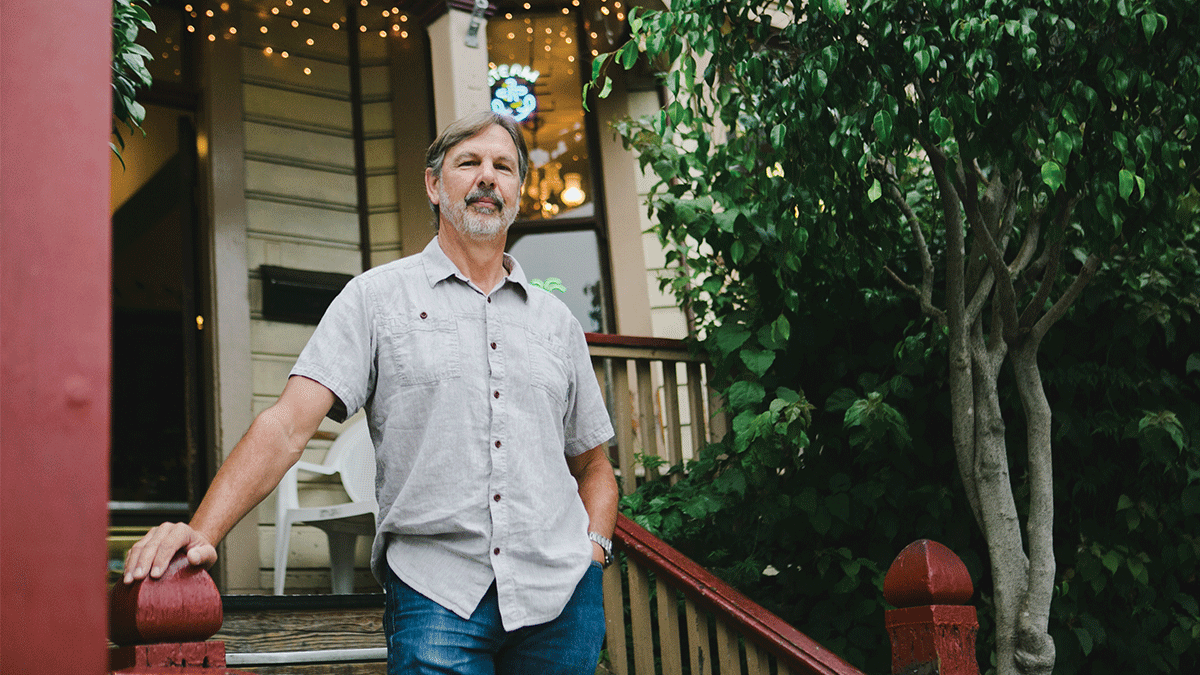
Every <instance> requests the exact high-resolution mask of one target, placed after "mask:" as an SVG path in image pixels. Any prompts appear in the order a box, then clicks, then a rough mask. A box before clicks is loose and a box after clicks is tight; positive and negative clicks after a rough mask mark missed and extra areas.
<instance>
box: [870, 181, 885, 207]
mask: <svg viewBox="0 0 1200 675" xmlns="http://www.w3.org/2000/svg"><path fill="white" fill-rule="evenodd" d="M882 196H883V186H881V185H880V184H879V181H878V180H873V181H871V187H870V188H869V189H868V190H867V199H869V200H871V201H872V202H876V201H879V198H880V197H882Z"/></svg>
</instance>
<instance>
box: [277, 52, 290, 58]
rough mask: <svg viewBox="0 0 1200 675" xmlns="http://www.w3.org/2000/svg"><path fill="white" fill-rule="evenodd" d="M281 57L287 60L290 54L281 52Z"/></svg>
mask: <svg viewBox="0 0 1200 675" xmlns="http://www.w3.org/2000/svg"><path fill="white" fill-rule="evenodd" d="M279 56H281V57H283V58H285V59H286V58H287V57H288V53H287V52H279Z"/></svg>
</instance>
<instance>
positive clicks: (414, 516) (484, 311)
mask: <svg viewBox="0 0 1200 675" xmlns="http://www.w3.org/2000/svg"><path fill="white" fill-rule="evenodd" d="M505 267H506V268H508V277H507V278H506V280H505V281H504V282H503V283H502V284H501V285H499V286H498V287H497V288H496V289H494V290H493V291H492V292H491V293H490V294H484V293H483V292H482V291H481V290H480V289H479V288H478V287H476V286H475V285H474V284H472V283H471V282H470V281H469V280H468V279H467V278H466V277H465V276H463V275H462V274H461V273H460V272H459V271H458V269H457V268H456V267H455V265H454V264H453V263H452V262H451V261H450V259H449V258H447V257H446V255H445V253H443V252H442V250H441V247H440V246H439V245H438V241H437V239H434V240H433V241H432V242H431V243H430V244H429V246H427V247H426V248H425V250H424V251H422V252H421V253H420V254H417V255H415V256H411V257H408V258H404V259H401V260H398V261H395V262H393V263H389V264H387V265H382V266H380V267H377V268H374V269H372V270H370V271H368V272H365V273H363V274H362V275H359V276H358V277H356V278H355V279H354V280H352V281H351V282H350V283H349V284H348V285H347V286H346V288H345V290H343V291H342V293H341V294H340V295H339V296H338V297H337V299H336V300H334V302H333V304H331V305H330V307H329V309H328V310H327V311H326V313H325V316H324V317H323V318H322V319H321V323H320V325H318V327H317V330H316V332H315V333H314V334H313V337H312V339H311V340H310V341H309V343H308V345H307V346H306V347H305V349H304V351H303V352H302V353H301V355H300V358H299V360H298V361H297V363H296V365H295V367H294V368H293V369H292V373H291V374H292V375H302V376H304V377H308V378H310V379H313V380H316V381H317V382H320V383H321V384H323V385H325V386H326V387H328V388H329V389H330V390H331V391H332V392H333V393H334V394H335V395H336V396H337V398H338V403H337V404H335V407H334V409H333V410H331V411H330V417H331V418H333V419H335V420H337V421H342V420H344V419H345V418H346V417H347V416H349V415H350V414H353V413H354V412H355V411H357V410H358V409H359V408H361V407H364V406H365V407H366V409H367V417H368V426H369V427H370V430H371V438H372V440H373V441H374V443H375V448H376V466H377V472H376V492H377V497H378V500H379V516H378V523H379V526H378V531H377V533H376V537H375V543H374V546H373V548H372V552H371V568H372V570H373V571H374V573H375V575H376V577H377V578H380V579H382V578H383V572H384V569H385V568H384V567H383V565H385V564H387V565H389V566H390V567H391V568H392V570H393V571H394V572H395V573H396V575H397V576H398V577H400V579H401V580H403V581H404V582H405V583H407V584H408V585H409V586H411V587H413V588H414V589H416V590H417V591H418V592H420V593H422V594H423V595H425V596H426V597H428V598H430V599H431V600H434V601H436V602H438V603H439V604H441V605H442V606H443V607H446V608H447V609H449V610H451V611H453V612H455V613H456V614H458V615H459V616H462V617H464V618H467V617H469V616H470V614H471V612H472V611H474V609H475V607H476V606H477V605H478V604H479V601H480V599H482V598H483V595H484V593H486V592H487V589H488V587H489V586H491V584H492V582H493V581H495V583H496V589H497V593H498V596H499V602H500V615H501V618H502V620H503V622H504V627H505V629H507V630H515V629H517V628H520V627H522V626H529V625H536V624H539V623H544V622H546V621H549V620H551V619H553V618H555V617H556V616H558V614H559V613H560V612H561V611H562V608H563V607H564V606H566V603H567V601H568V600H569V599H570V597H571V594H572V593H573V592H574V590H575V586H576V585H577V584H578V582H579V580H580V579H582V578H583V574H584V572H585V571H586V570H587V566H588V564H589V563H590V560H591V551H592V546H591V542H590V541H589V540H588V538H587V527H588V515H587V512H586V511H585V510H584V507H583V502H582V500H581V499H580V498H579V494H578V486H577V484H576V482H575V479H574V478H573V477H572V476H571V474H570V471H569V470H568V468H567V464H566V456H574V455H578V454H580V453H583V452H585V451H587V450H589V449H591V448H593V447H595V446H597V445H599V444H601V443H603V442H604V441H606V440H608V439H609V438H611V437H612V435H613V430H612V425H611V423H610V421H609V418H608V413H607V411H606V410H605V407H604V400H603V396H602V394H601V392H600V387H599V384H598V383H597V381H596V377H595V374H594V373H593V371H592V366H591V359H590V357H589V356H588V351H587V344H586V342H585V341H584V337H583V330H582V328H581V327H580V325H579V322H578V321H576V320H575V318H574V317H573V316H572V315H571V313H570V310H568V309H567V307H566V306H565V305H564V304H563V303H562V302H561V301H559V300H558V299H557V298H555V297H553V296H551V295H550V294H549V293H547V292H545V291H543V290H541V289H539V288H536V287H532V286H530V285H529V283H528V281H527V280H526V278H525V275H524V273H523V272H522V271H521V267H520V265H518V264H517V262H516V261H515V260H513V259H512V258H511V257H509V256H505Z"/></svg>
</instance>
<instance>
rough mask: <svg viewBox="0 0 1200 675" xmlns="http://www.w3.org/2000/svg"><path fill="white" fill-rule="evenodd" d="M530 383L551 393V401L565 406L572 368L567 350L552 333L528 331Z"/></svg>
mask: <svg viewBox="0 0 1200 675" xmlns="http://www.w3.org/2000/svg"><path fill="white" fill-rule="evenodd" d="M528 340H529V362H530V363H529V375H530V383H531V384H532V385H533V386H534V387H535V388H536V389H540V390H542V391H544V392H545V393H546V394H548V395H549V397H550V401H551V403H554V404H556V405H558V406H562V407H565V406H566V403H567V395H568V393H569V392H570V385H571V370H570V368H569V364H568V363H567V357H566V350H565V349H564V348H563V346H562V344H561V343H560V342H559V341H558V340H557V339H555V338H554V337H553V336H550V335H542V334H539V333H537V332H535V331H529V332H528Z"/></svg>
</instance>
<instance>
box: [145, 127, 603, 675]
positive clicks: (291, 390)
mask: <svg viewBox="0 0 1200 675" xmlns="http://www.w3.org/2000/svg"><path fill="white" fill-rule="evenodd" d="M527 168H528V155H527V152H526V148H525V143H524V140H523V138H522V136H521V133H520V129H519V128H518V127H517V125H516V123H515V122H514V121H513V120H512V119H511V118H509V117H506V116H502V115H495V114H493V113H490V112H489V113H484V114H480V115H475V116H472V117H468V118H465V119H463V120H459V121H458V122H455V123H454V124H451V125H450V126H449V127H448V128H447V129H446V130H445V131H443V132H442V134H441V135H440V136H439V137H438V138H437V140H435V141H434V143H433V145H432V146H430V148H429V151H428V153H427V156H426V169H425V189H426V193H427V194H428V196H429V202H430V205H431V206H432V208H433V211H434V214H435V217H436V222H437V226H438V235H437V237H436V238H435V239H434V240H433V241H432V242H431V243H430V244H429V246H427V247H426V248H425V250H424V251H422V252H421V253H419V254H417V255H415V256H411V257H408V258H404V259H402V260H398V261H396V262H393V263H390V264H387V265H383V266H380V267H377V268H374V269H372V270H370V271H368V272H365V273H364V274H362V275H360V276H358V277H356V278H355V279H354V280H353V281H351V282H350V283H349V284H348V285H347V286H346V288H345V290H343V292H342V293H341V294H340V295H339V296H338V298H337V299H336V300H334V302H333V304H331V305H330V307H329V309H328V310H327V311H326V313H325V316H324V317H323V318H322V320H321V323H320V325H319V326H318V327H317V330H316V332H315V333H314V335H313V337H312V339H311V340H310V342H309V344H308V345H307V346H306V347H305V349H304V351H303V353H301V355H300V358H299V359H298V360H297V363H296V366H295V367H294V368H293V370H292V373H291V376H290V377H289V379H288V382H287V385H286V386H285V387H284V390H283V394H282V395H281V396H280V398H279V400H278V402H276V403H275V404H274V405H272V406H271V407H270V408H268V409H267V410H265V411H263V412H262V413H261V414H260V415H259V416H258V417H257V418H256V419H255V420H254V423H253V424H252V425H251V427H250V430H249V431H247V432H246V436H245V437H243V438H242V440H241V441H240V442H239V443H238V444H237V446H236V447H235V448H234V450H233V452H232V453H230V456H229V458H228V459H227V460H226V461H225V463H224V464H223V465H222V466H221V468H220V470H219V471H218V472H217V475H216V477H215V478H214V480H213V484H212V486H211V487H210V488H209V491H208V493H207V494H206V495H205V498H204V500H203V501H202V502H201V504H200V507H199V508H198V509H197V511H196V514H195V517H194V518H193V519H192V521H191V523H190V524H186V525H185V524H182V523H175V524H164V525H161V526H159V527H157V528H155V529H153V530H151V531H150V532H149V533H148V534H147V535H146V536H145V537H144V538H143V539H142V540H141V541H140V542H138V543H137V544H135V545H134V547H133V548H132V549H131V550H130V553H129V556H128V559H127V561H126V574H125V582H126V583H132V581H133V580H135V579H142V578H145V577H147V576H149V577H151V578H157V577H159V576H161V574H162V572H163V570H165V569H166V566H167V563H168V562H169V561H170V559H171V558H172V557H173V555H174V554H175V553H176V552H177V551H180V550H186V552H187V556H188V560H189V561H190V562H191V563H192V564H195V565H205V566H209V565H212V563H213V562H214V561H215V560H216V551H215V549H214V547H213V545H214V544H216V543H217V542H218V541H220V539H221V538H222V537H224V536H225V535H226V534H227V533H228V532H229V530H230V529H231V528H232V527H233V526H234V524H236V523H237V521H238V520H240V519H241V518H242V517H243V516H245V515H246V513H248V512H249V511H250V510H251V509H253V508H254V506H255V505H256V504H258V503H259V502H260V501H262V499H264V498H265V497H266V496H267V495H268V494H270V492H271V490H273V489H274V487H275V486H276V485H277V484H278V482H279V480H280V479H281V478H282V477H283V475H284V474H285V473H286V472H287V470H288V469H289V468H290V467H291V466H292V464H294V463H295V462H296V461H297V460H298V459H299V457H300V454H301V452H303V450H304V446H305V444H306V443H307V442H308V440H309V439H310V438H311V437H312V435H313V433H314V432H315V431H316V430H317V426H318V425H319V424H320V422H321V419H322V418H323V417H325V416H326V415H328V416H329V417H330V418H332V419H334V420H335V421H343V420H345V418H346V417H347V416H348V415H351V414H353V413H354V412H356V411H357V410H358V409H359V408H360V407H365V408H366V411H367V417H368V423H369V427H370V430H371V438H372V440H373V441H374V443H375V447H376V461H377V467H378V472H377V478H376V492H377V497H378V501H379V507H380V511H379V518H378V522H379V526H378V531H377V534H376V537H375V543H374V546H373V548H372V554H371V568H372V571H373V572H374V573H375V575H376V577H377V578H378V579H379V580H380V582H381V583H382V584H383V585H384V589H385V591H386V595H387V607H386V610H385V616H384V625H385V631H386V633H387V640H388V672H389V673H390V674H392V675H398V674H400V673H464V674H466V673H591V672H592V671H593V670H594V669H595V666H596V660H597V656H598V653H599V649H600V643H601V640H602V639H603V635H604V618H603V609H602V605H601V585H600V576H601V574H600V569H601V566H602V564H604V563H606V562H607V561H608V560H611V544H610V543H609V538H611V536H612V532H613V528H614V525H615V521H616V508H617V486H616V480H615V478H614V477H613V472H612V467H611V465H610V464H609V462H608V458H607V457H606V456H605V455H604V452H603V450H602V448H601V443H603V442H605V441H606V440H608V439H609V438H611V437H612V434H613V431H612V426H611V423H610V422H609V419H608V415H607V413H606V412H605V409H604V405H603V399H602V396H601V393H600V389H599V385H598V384H597V382H596V379H595V376H594V374H593V371H592V369H591V364H590V359H589V358H588V353H587V345H586V343H585V342H584V339H583V331H582V329H581V328H580V326H579V323H578V322H577V321H576V320H575V319H574V318H573V317H572V316H571V314H570V312H569V310H567V309H566V306H565V305H563V304H562V303H561V302H559V301H558V300H557V299H555V298H553V297H552V296H551V295H550V294H548V293H546V292H544V291H542V290H540V289H537V288H533V287H531V286H530V285H529V283H528V281H527V280H526V278H525V275H524V273H523V272H522V271H521V267H520V265H518V264H517V262H516V261H515V260H513V259H512V258H511V257H510V256H507V255H506V254H505V253H504V244H505V237H506V234H507V231H508V227H509V225H511V224H512V222H513V220H514V219H515V218H516V213H517V205H518V202H519V199H520V189H521V185H522V183H523V182H524V179H525V174H526V171H527Z"/></svg>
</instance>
